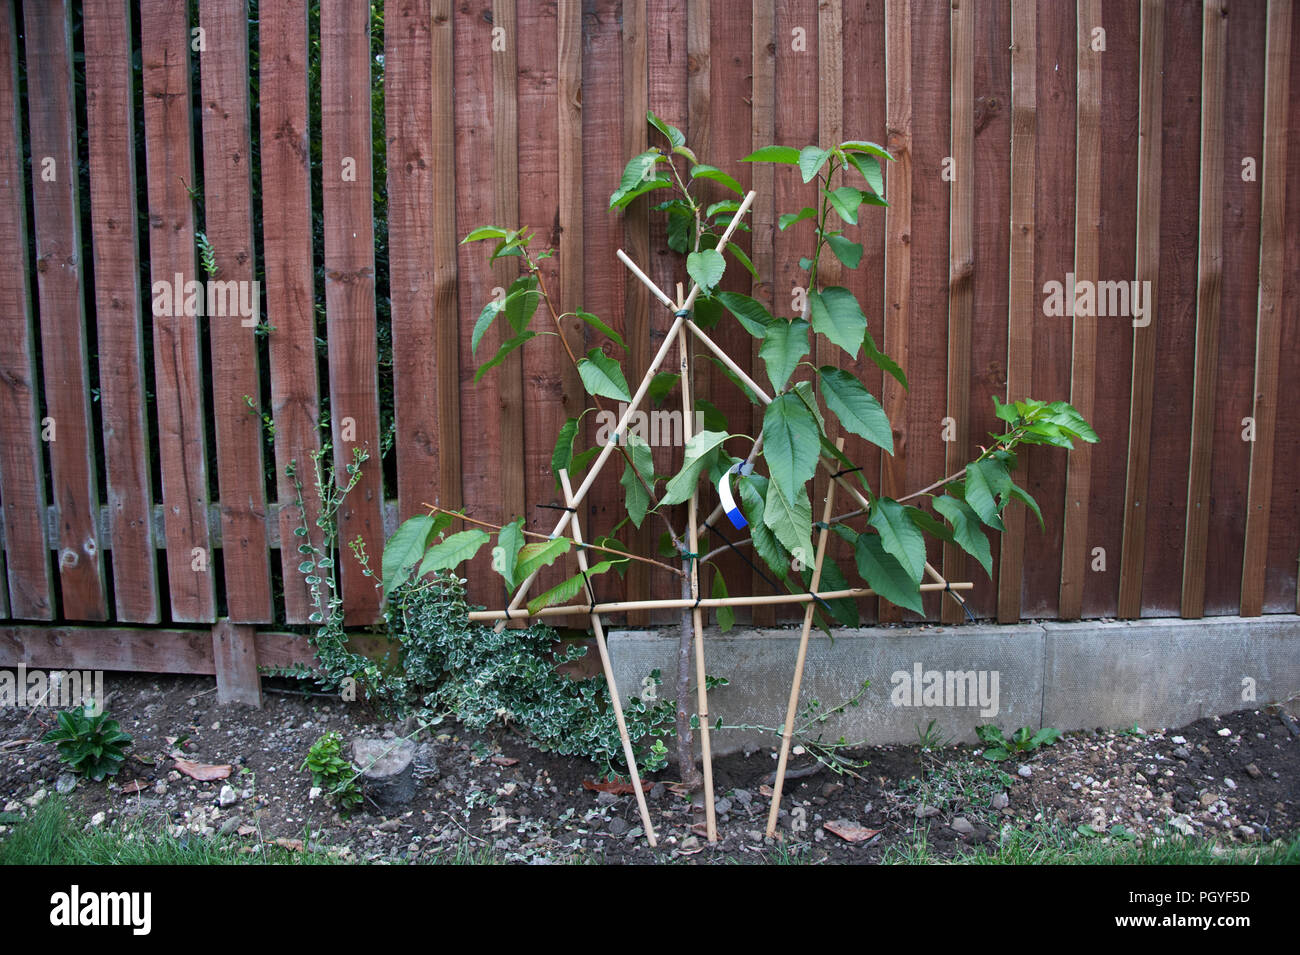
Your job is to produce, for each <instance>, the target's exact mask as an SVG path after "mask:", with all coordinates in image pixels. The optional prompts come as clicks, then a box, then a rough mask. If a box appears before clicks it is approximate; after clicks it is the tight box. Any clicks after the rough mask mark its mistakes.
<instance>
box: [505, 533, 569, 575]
mask: <svg viewBox="0 0 1300 955" xmlns="http://www.w3.org/2000/svg"><path fill="white" fill-rule="evenodd" d="M568 550H569V538H567V537H557V538H555V540H552V541H537V542H536V543H533V544H525V545H524V546H523V547H521V548H520V549H519V558H518V560H517V561H516V563H515V579H516V580H519V581H524V580H527V579H528V578H529V577H530V576H532V574H533V572H534V571H538V570H541V569H542V568H543V567H549V566H551V564H553V563H555V561H556V560H557V559H559V557H560V556H561V555H563V554H565V553H567V552H568Z"/></svg>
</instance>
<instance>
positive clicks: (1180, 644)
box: [609, 614, 1300, 754]
mask: <svg viewBox="0 0 1300 955" xmlns="http://www.w3.org/2000/svg"><path fill="white" fill-rule="evenodd" d="M677 636H678V635H677V632H676V631H675V630H619V631H614V632H613V633H611V634H610V637H609V648H610V655H611V657H612V659H613V663H614V674H615V678H616V679H617V681H618V685H619V692H620V694H621V695H623V696H624V697H625V698H626V697H629V696H632V695H640V694H641V693H642V692H643V681H644V680H645V678H646V676H647V675H648V674H649V673H650V671H651V670H655V669H658V670H660V671H662V675H663V679H664V686H662V687H660V688H659V690H658V693H659V695H661V696H663V695H671V692H672V683H673V678H674V676H673V675H674V674H675V673H676V647H677ZM798 646H799V631H798V630H797V629H772V630H733V631H732V632H731V633H728V634H723V633H721V632H719V631H717V630H714V629H711V630H709V631H707V632H706V634H705V662H706V668H705V669H706V671H707V673H708V674H709V675H710V676H718V677H726V678H727V679H728V680H730V685H728V686H725V687H721V688H718V689H716V690H714V691H712V692H711V693H710V694H709V709H710V717H711V719H710V722H716V720H717V718H719V717H721V718H722V720H723V722H724V724H726V725H729V726H737V725H757V726H765V727H778V726H780V725H781V723H782V722H783V720H784V719H785V706H786V701H787V699H788V697H789V693H790V680H791V677H792V675H793V672H794V662H795V655H796V653H797V652H798ZM864 680H870V682H871V686H870V687H869V688H868V689H867V691H866V693H865V695H864V696H863V697H862V700H861V702H860V703H859V705H858V706H856V707H849V708H846V709H845V710H844V711H843V712H842V713H838V714H836V715H835V716H833V717H832V718H831V719H830V720H828V721H827V722H826V723H825V724H823V725H821V726H820V727H814V728H813V730H812V733H811V735H812V736H814V737H815V736H816V735H818V733H820V734H821V735H822V737H823V738H825V739H831V740H834V739H838V738H839V737H841V736H843V737H845V738H846V739H848V740H849V741H850V742H857V741H863V742H865V743H867V744H871V745H879V744H886V743H915V742H917V739H918V734H919V732H921V731H924V730H925V729H926V727H927V726H928V725H929V723H930V721H931V720H934V728H935V730H936V731H939V732H942V733H943V734H944V735H945V736H947V737H949V738H951V739H953V740H958V741H965V742H972V741H974V740H975V739H976V737H975V727H976V726H977V725H979V724H983V723H996V724H997V725H998V726H999V727H1001V728H1002V729H1003V731H1004V732H1010V731H1012V730H1015V729H1017V728H1018V727H1021V726H1030V727H1033V728H1035V729H1036V728H1038V727H1041V726H1053V727H1056V728H1057V729H1061V730H1076V729H1091V728H1094V727H1104V728H1107V729H1119V728H1124V727H1129V726H1132V725H1133V724H1134V723H1137V724H1138V725H1139V726H1141V727H1143V728H1144V729H1154V728H1162V727H1172V726H1180V725H1183V724H1185V723H1188V722H1191V721H1192V720H1196V719H1199V718H1201V717H1203V716H1210V715H1219V714H1223V713H1229V712H1232V711H1233V710H1238V709H1243V708H1245V707H1250V706H1262V705H1264V704H1266V703H1269V702H1273V701H1276V700H1282V699H1286V698H1287V697H1289V696H1291V695H1292V694H1294V693H1296V692H1297V691H1300V616H1296V615H1293V614H1277V615H1269V616H1264V617H1250V618H1246V617H1207V618H1204V619H1201V620H1180V619H1159V620H1137V621H1106V622H1099V621H1085V622H1080V623H1043V624H1018V625H1014V626H999V625H974V626H960V627H943V626H919V627H870V628H859V629H852V630H838V631H836V632H835V639H834V642H833V644H832V641H831V640H830V639H828V638H827V637H826V635H825V634H823V633H820V632H816V631H815V632H814V633H813V637H812V639H811V642H810V643H809V647H808V660H807V665H806V668H805V671H804V680H803V688H802V693H801V695H800V705H801V707H806V706H807V705H808V704H809V703H810V702H811V701H812V700H820V702H821V704H822V708H823V709H828V708H831V707H834V706H836V705H837V704H839V703H841V702H842V701H844V700H847V699H849V698H851V697H852V696H853V695H854V694H855V693H856V692H857V691H858V689H859V688H860V687H861V686H862V683H863V681H864ZM693 693H694V690H693V689H692V699H691V707H690V711H691V712H694V710H695V706H694V696H693ZM796 725H799V724H796ZM774 741H775V737H774V736H773V735H772V734H771V733H765V732H762V731H756V730H728V729H724V730H722V731H715V732H714V734H713V741H712V742H713V748H714V752H716V753H720V754H721V753H729V752H736V751H739V750H742V749H745V748H749V747H755V746H771V745H775V743H774Z"/></svg>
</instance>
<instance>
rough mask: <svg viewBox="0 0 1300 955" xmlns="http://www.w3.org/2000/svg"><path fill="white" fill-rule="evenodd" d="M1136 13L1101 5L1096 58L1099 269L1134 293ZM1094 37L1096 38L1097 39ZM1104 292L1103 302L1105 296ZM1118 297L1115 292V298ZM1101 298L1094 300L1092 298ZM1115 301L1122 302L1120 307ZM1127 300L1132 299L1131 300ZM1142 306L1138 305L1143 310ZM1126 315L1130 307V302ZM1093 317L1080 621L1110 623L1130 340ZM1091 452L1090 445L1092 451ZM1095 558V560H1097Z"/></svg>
mask: <svg viewBox="0 0 1300 955" xmlns="http://www.w3.org/2000/svg"><path fill="white" fill-rule="evenodd" d="M1140 17H1141V7H1140V6H1139V5H1137V4H1134V3H1130V2H1129V0H1102V5H1101V23H1102V24H1103V29H1104V30H1105V31H1106V32H1105V43H1106V50H1105V52H1104V53H1103V54H1101V69H1102V90H1103V92H1104V98H1103V100H1102V117H1103V123H1104V125H1103V129H1104V130H1105V131H1106V132H1105V133H1104V135H1105V136H1106V140H1105V143H1106V151H1105V153H1104V154H1103V155H1104V164H1105V166H1104V168H1106V169H1107V170H1113V174H1111V175H1109V176H1108V177H1107V178H1106V179H1105V180H1104V183H1105V184H1104V185H1102V186H1099V188H1100V190H1101V205H1100V208H1101V244H1100V248H1099V253H1098V258H1097V264H1098V268H1099V271H1100V275H1101V279H1102V281H1108V280H1109V281H1117V282H1123V283H1124V288H1126V289H1128V290H1129V291H1130V292H1131V291H1132V286H1131V279H1132V278H1133V261H1134V255H1135V254H1136V242H1137V203H1138V200H1137V169H1138V138H1139V137H1138V110H1139V106H1138V83H1139V76H1140V72H1141V70H1140V63H1139V41H1140V38H1141V35H1142V26H1141V23H1140ZM1095 30H1096V28H1095V26H1094V34H1093V35H1094V37H1095V38H1096V39H1098V40H1099V39H1100V37H1099V36H1098V35H1097V34H1096V32H1095ZM1109 294H1110V293H1109V292H1108V293H1107V295H1108V296H1109ZM1115 294H1116V295H1119V294H1120V293H1118V292H1116V293H1115ZM1098 298H1100V295H1099V296H1098ZM1122 298H1123V297H1122V296H1121V301H1122ZM1130 298H1131V295H1130ZM1145 304H1146V303H1145V300H1144V301H1143V305H1144V306H1145ZM1129 310H1130V311H1131V310H1132V303H1131V302H1130V309H1129ZM1107 311H1108V313H1111V314H1107V315H1104V316H1103V315H1098V316H1097V349H1096V353H1097V356H1098V360H1097V365H1096V372H1095V374H1096V384H1095V386H1094V389H1093V402H1094V404H1093V416H1092V419H1091V420H1093V421H1095V422H1097V423H1100V424H1101V425H1102V429H1101V431H1104V432H1105V433H1104V434H1102V433H1101V432H1099V433H1098V438H1099V442H1098V444H1097V445H1096V447H1095V448H1093V450H1092V463H1091V466H1090V467H1091V483H1090V493H1089V497H1090V505H1089V509H1088V543H1087V551H1088V553H1087V557H1086V560H1087V562H1088V566H1087V569H1086V571H1085V573H1084V580H1083V604H1082V610H1081V614H1082V616H1084V617H1114V616H1115V613H1116V610H1117V607H1118V599H1119V577H1120V562H1121V557H1120V554H1121V551H1122V549H1123V547H1122V540H1123V533H1124V531H1123V524H1124V475H1125V468H1126V465H1127V454H1126V452H1127V447H1126V436H1125V431H1124V425H1125V422H1127V420H1128V416H1129V389H1130V386H1131V384H1132V378H1133V369H1132V366H1131V358H1132V355H1133V336H1134V334H1135V333H1136V331H1137V329H1134V327H1133V321H1134V319H1133V318H1132V317H1130V316H1129V315H1128V314H1123V313H1122V314H1120V315H1118V316H1117V315H1115V314H1113V312H1114V310H1113V309H1110V307H1109V305H1108V307H1107ZM1090 447H1091V446H1090ZM1095 547H1101V548H1103V550H1104V552H1105V553H1104V557H1105V561H1106V563H1105V571H1104V572H1103V571H1101V570H1098V571H1095V572H1094V571H1093V570H1092V563H1093V556H1092V553H1093V548H1095ZM1099 556H1101V555H1099Z"/></svg>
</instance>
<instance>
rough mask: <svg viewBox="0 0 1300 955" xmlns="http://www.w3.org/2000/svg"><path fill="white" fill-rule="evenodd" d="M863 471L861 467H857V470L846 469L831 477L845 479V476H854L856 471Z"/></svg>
mask: <svg viewBox="0 0 1300 955" xmlns="http://www.w3.org/2000/svg"><path fill="white" fill-rule="evenodd" d="M861 470H862V468H860V467H856V468H845V469H844V470H842V471H836V472H835V473H834V474H832V475H831V477H833V478H837V477H844V475H846V474H853V473H854V472H855V471H861Z"/></svg>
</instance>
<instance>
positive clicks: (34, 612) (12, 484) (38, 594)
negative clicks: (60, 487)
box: [0, 4, 54, 620]
mask: <svg viewBox="0 0 1300 955" xmlns="http://www.w3.org/2000/svg"><path fill="white" fill-rule="evenodd" d="M14 18H15V13H14V7H13V5H12V4H6V6H5V10H4V12H3V13H0V30H3V36H0V118H2V119H3V123H4V127H3V130H2V131H0V185H3V186H4V191H5V194H6V195H7V196H8V197H9V198H8V201H6V202H3V203H0V256H3V257H4V261H6V262H8V263H9V268H6V269H4V270H2V271H0V447H3V448H4V452H5V453H4V454H0V504H2V505H3V507H4V532H5V536H4V549H5V558H6V560H5V564H6V567H5V570H6V575H7V579H8V582H9V607H8V612H9V613H11V614H12V615H13V616H14V617H17V618H19V619H25V620H50V619H53V617H54V598H53V593H54V590H53V588H54V578H53V575H52V573H51V571H50V547H49V542H48V538H47V536H46V527H45V511H46V502H45V461H44V456H43V454H42V452H41V438H40V426H39V424H38V419H39V418H40V398H39V396H38V395H37V388H38V387H39V385H38V384H37V377H36V376H37V372H36V341H35V338H36V330H35V327H34V325H33V321H32V300H31V284H30V275H31V271H30V266H31V263H30V261H29V259H28V255H27V182H26V176H25V175H24V173H23V143H22V123H21V116H20V115H19V102H18V25H17V23H15V20H14Z"/></svg>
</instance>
